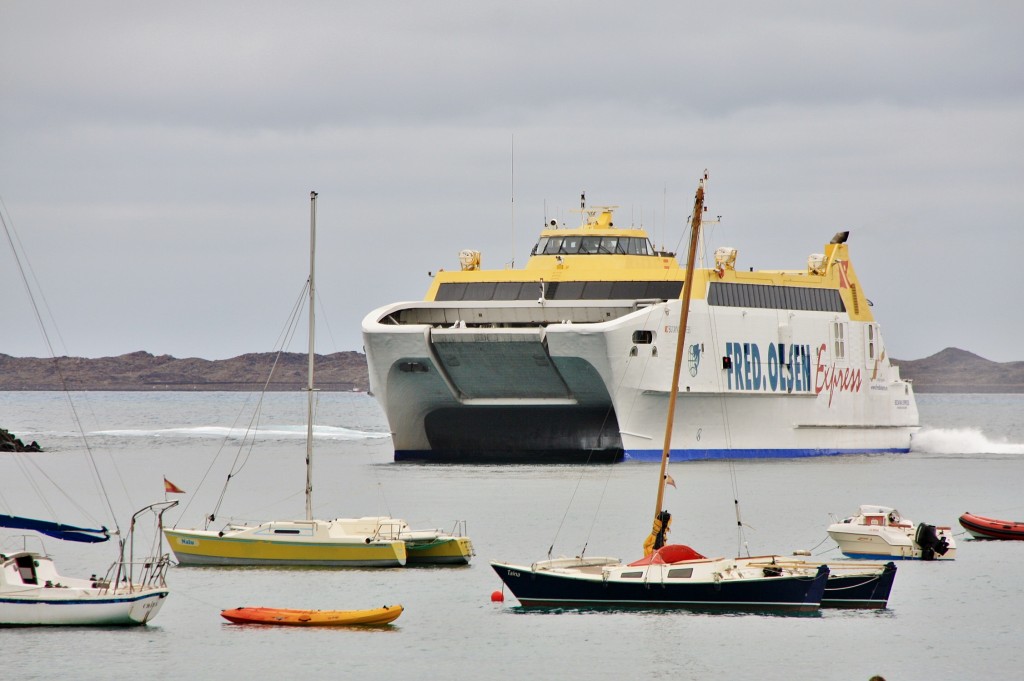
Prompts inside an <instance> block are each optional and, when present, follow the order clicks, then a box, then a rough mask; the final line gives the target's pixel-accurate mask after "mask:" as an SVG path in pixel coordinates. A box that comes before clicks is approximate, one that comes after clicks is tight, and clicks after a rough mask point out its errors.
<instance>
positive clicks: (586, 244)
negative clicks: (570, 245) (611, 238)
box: [580, 236, 601, 254]
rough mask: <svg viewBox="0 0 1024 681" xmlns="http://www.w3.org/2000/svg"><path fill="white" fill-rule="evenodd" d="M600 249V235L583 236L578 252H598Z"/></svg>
mask: <svg viewBox="0 0 1024 681" xmlns="http://www.w3.org/2000/svg"><path fill="white" fill-rule="evenodd" d="M600 250H601V237H599V236H585V237H583V242H582V245H581V248H580V253H588V254H590V253H598V252H600Z"/></svg>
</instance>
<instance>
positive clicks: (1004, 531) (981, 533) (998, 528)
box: [960, 513, 1024, 539]
mask: <svg viewBox="0 0 1024 681" xmlns="http://www.w3.org/2000/svg"><path fill="white" fill-rule="evenodd" d="M960 524H961V525H963V528H964V529H965V530H967V531H968V532H969V533H970V534H971V536H972V537H974V538H975V539H1024V523H1019V522H1016V521H1014V520H997V519H995V518H986V517H984V516H980V515H974V514H973V513H964V514H963V515H962V516H960Z"/></svg>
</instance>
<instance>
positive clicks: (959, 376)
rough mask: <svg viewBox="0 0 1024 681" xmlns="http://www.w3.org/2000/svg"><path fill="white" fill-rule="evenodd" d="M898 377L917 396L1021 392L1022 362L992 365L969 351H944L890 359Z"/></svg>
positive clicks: (1023, 379) (1023, 366) (989, 361)
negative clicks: (907, 380) (906, 381)
mask: <svg viewBox="0 0 1024 681" xmlns="http://www.w3.org/2000/svg"><path fill="white" fill-rule="evenodd" d="M892 363H893V364H896V365H898V366H899V368H900V375H901V376H903V377H904V378H911V379H913V381H914V392H918V393H1020V392H1024V362H993V361H991V360H987V359H985V358H984V357H979V356H978V355H975V354H974V353H972V352H967V351H966V350H960V349H958V348H946V349H945V350H942V351H941V352H937V353H935V354H934V355H932V356H931V357H925V358H924V359H914V360H902V359H894V360H892Z"/></svg>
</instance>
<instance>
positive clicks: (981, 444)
mask: <svg viewBox="0 0 1024 681" xmlns="http://www.w3.org/2000/svg"><path fill="white" fill-rule="evenodd" d="M910 451H911V452H914V453H918V454H1024V444H1019V443H1013V442H1007V441H1006V440H993V439H992V438H990V437H988V436H986V435H985V434H984V433H983V432H982V431H981V430H980V429H978V428H923V429H921V432H919V433H917V434H915V435H914V438H913V440H912V441H911V443H910Z"/></svg>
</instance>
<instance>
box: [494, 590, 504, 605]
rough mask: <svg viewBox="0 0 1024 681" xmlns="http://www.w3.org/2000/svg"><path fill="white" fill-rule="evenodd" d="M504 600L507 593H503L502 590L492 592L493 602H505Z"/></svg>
mask: <svg viewBox="0 0 1024 681" xmlns="http://www.w3.org/2000/svg"><path fill="white" fill-rule="evenodd" d="M504 602H505V594H503V593H501V592H500V591H492V592H491V603H504Z"/></svg>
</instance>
